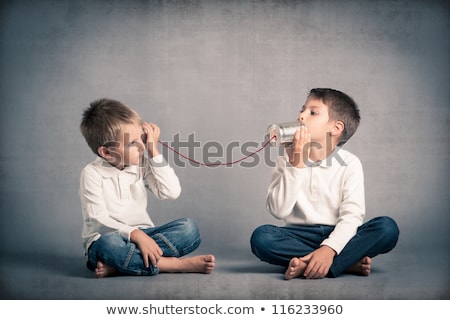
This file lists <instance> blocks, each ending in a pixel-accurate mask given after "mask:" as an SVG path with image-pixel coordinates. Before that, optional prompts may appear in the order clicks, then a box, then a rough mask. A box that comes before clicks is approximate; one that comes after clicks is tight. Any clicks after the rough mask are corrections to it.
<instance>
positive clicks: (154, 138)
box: [142, 122, 161, 158]
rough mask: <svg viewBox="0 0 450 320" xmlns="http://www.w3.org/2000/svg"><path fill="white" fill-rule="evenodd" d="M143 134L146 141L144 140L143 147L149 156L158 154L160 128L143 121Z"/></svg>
mask: <svg viewBox="0 0 450 320" xmlns="http://www.w3.org/2000/svg"><path fill="white" fill-rule="evenodd" d="M142 128H143V130H144V134H145V135H146V141H144V144H145V148H146V149H147V152H148V154H149V156H150V157H151V158H153V157H154V156H157V155H158V154H159V150H158V141H159V135H160V133H161V130H160V129H159V127H158V126H157V125H156V124H154V123H149V122H144V124H143V126H142Z"/></svg>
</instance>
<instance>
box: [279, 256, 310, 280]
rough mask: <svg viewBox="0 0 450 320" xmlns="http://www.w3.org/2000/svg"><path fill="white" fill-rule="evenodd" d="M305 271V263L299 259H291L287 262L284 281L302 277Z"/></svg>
mask: <svg viewBox="0 0 450 320" xmlns="http://www.w3.org/2000/svg"><path fill="white" fill-rule="evenodd" d="M305 269H306V262H303V261H301V260H300V259H299V258H292V259H291V261H289V266H288V268H287V270H286V272H285V273H284V278H285V279H286V280H291V279H294V278H298V277H300V276H302V275H303V272H304V271H305Z"/></svg>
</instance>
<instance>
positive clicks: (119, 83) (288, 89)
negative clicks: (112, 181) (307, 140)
mask: <svg viewBox="0 0 450 320" xmlns="http://www.w3.org/2000/svg"><path fill="white" fill-rule="evenodd" d="M444 3H445V2H444V1H406V0H405V1H383V0H380V1H350V0H348V1H325V0H322V1H275V0H273V1H202V0H199V1H158V2H157V1H68V0H66V1H48V0H45V1H23V0H22V1H2V4H1V5H0V10H1V11H0V21H1V22H0V32H1V33H0V70H1V78H0V96H1V120H0V121H1V122H0V128H1V136H2V139H1V153H0V170H1V171H0V172H1V186H0V201H1V221H2V222H1V227H0V228H1V233H0V234H1V246H2V251H3V252H5V251H6V252H7V251H8V250H14V251H19V252H20V251H23V252H51V251H52V252H64V253H66V254H67V253H69V254H72V255H74V256H77V255H81V254H82V248H81V238H80V233H81V208H80V204H79V197H78V182H79V173H80V170H81V169H82V168H83V166H84V165H86V164H87V163H88V162H89V161H91V160H93V159H94V155H93V154H92V153H91V151H90V150H89V148H88V147H87V145H86V144H85V142H84V141H83V139H82V136H81V134H80V132H79V122H80V119H81V113H82V111H83V109H84V108H86V107H87V106H88V104H89V102H90V101H92V100H94V99H96V98H100V97H110V98H115V99H118V100H121V101H123V102H125V103H126V104H128V105H130V106H132V107H134V108H135V109H136V110H137V111H138V112H139V113H140V114H141V115H142V116H143V117H144V118H145V119H146V120H148V121H152V122H155V123H157V124H158V125H159V126H160V127H161V130H162V134H161V139H162V140H163V141H167V142H173V141H174V139H176V138H178V139H179V140H181V141H187V140H188V137H189V136H193V137H194V138H195V140H196V141H198V144H199V146H198V147H197V148H196V149H195V150H194V152H193V153H194V154H193V155H194V156H195V158H196V159H197V160H200V161H203V160H210V161H217V160H218V161H228V160H230V159H232V160H235V159H238V158H240V157H241V156H243V152H246V151H249V150H254V149H255V145H258V146H260V145H261V143H262V141H263V138H264V134H265V130H266V128H267V126H268V125H269V124H270V123H277V122H284V121H290V120H293V119H295V117H296V116H297V112H298V110H299V108H300V106H301V105H302V104H303V103H304V100H305V96H306V93H307V92H308V90H309V89H311V88H314V87H332V88H336V89H339V90H342V91H344V92H346V93H348V94H349V95H351V96H352V97H353V98H354V99H355V100H356V102H357V103H358V104H359V105H360V108H361V115H362V122H361V126H360V128H359V130H358V131H357V133H356V134H355V136H354V137H353V138H352V140H351V141H350V142H349V143H348V144H347V146H346V148H347V149H348V150H350V151H352V152H354V153H355V154H357V155H358V156H359V157H360V158H361V160H362V162H363V165H364V170H365V181H366V198H367V218H371V217H374V216H377V215H390V216H392V217H393V218H394V219H396V220H397V222H398V224H399V226H400V230H401V238H400V242H399V245H398V248H399V249H404V250H415V248H417V247H421V248H422V249H423V248H428V249H427V250H434V248H436V245H441V246H442V245H443V246H444V249H447V251H445V252H448V243H449V238H448V228H449V200H448V192H449V191H448V190H449V178H450V177H449V170H448V168H449V167H448V164H449V133H448V125H449V110H450V108H449V56H448V54H449V37H448V30H449V22H448V17H449V7H448V5H446V4H444ZM245 143H247V144H245ZM218 146H221V147H222V148H223V150H224V153H223V154H220V153H218V154H215V153H214V152H215V151H217V150H216V148H219V149H220V147H218ZM243 146H244V147H243ZM227 148H228V150H231V151H230V152H228V155H227V153H226V150H227ZM180 151H185V152H187V151H188V150H187V148H184V149H183V148H182V149H180ZM219 151H220V150H219ZM266 151H267V152H266V153H265V156H264V153H262V154H259V155H258V156H257V157H256V158H254V159H253V160H251V159H249V160H247V161H244V164H247V165H246V166H243V165H239V164H236V165H234V166H231V167H219V168H205V167H197V166H195V165H193V164H190V163H188V162H187V161H185V160H183V159H179V158H176V157H175V156H174V155H173V154H172V153H167V152H166V154H167V156H168V160H169V162H170V163H171V164H172V165H174V168H175V171H176V173H177V174H178V175H179V177H180V180H181V183H182V188H183V190H182V195H181V196H180V198H179V199H177V200H176V201H158V200H155V198H154V197H153V196H152V195H149V200H150V201H149V204H150V206H149V211H150V212H151V215H152V217H153V219H154V221H156V222H157V223H158V224H159V223H164V222H167V221H169V220H172V219H175V218H178V217H182V216H183V217H191V218H193V219H195V220H196V221H197V222H198V224H199V226H200V229H201V233H202V235H203V240H204V242H203V244H202V246H201V248H200V250H201V251H211V252H213V253H215V254H216V255H224V256H233V255H247V254H251V253H250V249H249V237H250V234H251V232H252V231H253V229H254V228H255V227H256V226H258V225H260V224H263V223H276V224H278V223H279V222H278V221H275V220H274V219H273V218H272V217H270V215H269V213H268V212H267V211H266V209H265V195H266V190H267V186H268V182H269V179H270V170H271V169H270V162H271V161H269V160H271V159H272V160H274V159H275V156H276V155H277V153H278V150H277V149H275V150H274V149H273V148H272V149H269V150H266ZM207 152H209V153H210V155H212V156H213V157H212V158H210V159H205V154H207Z"/></svg>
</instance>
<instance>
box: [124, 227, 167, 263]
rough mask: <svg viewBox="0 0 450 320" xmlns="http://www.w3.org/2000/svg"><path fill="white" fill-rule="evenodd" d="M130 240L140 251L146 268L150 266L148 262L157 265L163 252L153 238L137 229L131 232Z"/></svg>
mask: <svg viewBox="0 0 450 320" xmlns="http://www.w3.org/2000/svg"><path fill="white" fill-rule="evenodd" d="M130 240H131V241H132V242H134V243H135V244H136V245H137V246H138V248H139V250H140V251H141V254H142V259H144V265H145V267H146V268H148V267H149V266H150V263H151V264H152V266H154V267H156V266H157V265H158V261H159V259H160V258H161V256H162V254H163V252H162V250H161V248H160V247H159V246H158V244H157V243H156V242H155V240H153V239H152V238H150V237H149V236H148V235H147V234H146V233H145V232H144V231H142V230H139V229H136V230H134V231H133V232H131V236H130Z"/></svg>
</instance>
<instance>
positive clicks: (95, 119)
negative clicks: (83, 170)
mask: <svg viewBox="0 0 450 320" xmlns="http://www.w3.org/2000/svg"><path fill="white" fill-rule="evenodd" d="M126 123H139V124H141V123H142V120H141V117H140V116H139V114H138V113H137V112H136V111H134V110H133V109H131V108H129V107H127V106H126V105H125V104H123V103H122V102H120V101H117V100H112V99H106V98H102V99H98V100H95V101H93V102H91V103H90V106H89V107H88V108H86V110H84V112H83V117H82V120H81V124H80V130H81V134H82V135H83V137H84V139H85V140H86V142H87V144H88V145H89V147H90V148H91V150H92V151H93V152H94V153H95V154H97V155H98V148H99V147H101V146H103V145H105V144H107V143H109V142H115V141H118V138H119V134H120V128H121V125H123V124H126Z"/></svg>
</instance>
